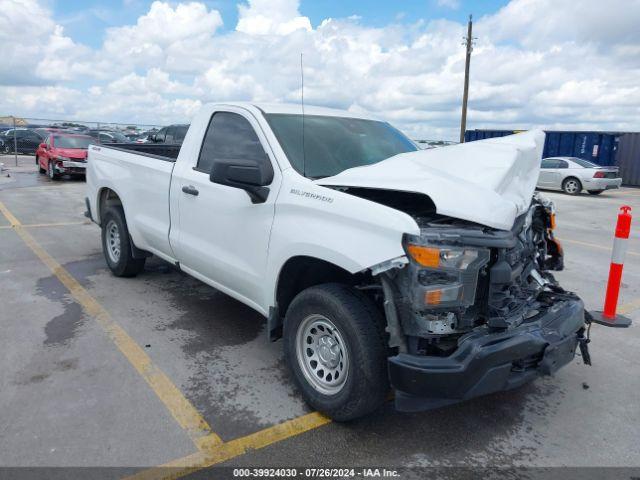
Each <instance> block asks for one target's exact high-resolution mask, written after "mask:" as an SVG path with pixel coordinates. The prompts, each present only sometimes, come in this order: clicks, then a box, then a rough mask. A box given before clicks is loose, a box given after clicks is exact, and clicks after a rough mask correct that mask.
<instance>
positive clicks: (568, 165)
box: [537, 157, 622, 195]
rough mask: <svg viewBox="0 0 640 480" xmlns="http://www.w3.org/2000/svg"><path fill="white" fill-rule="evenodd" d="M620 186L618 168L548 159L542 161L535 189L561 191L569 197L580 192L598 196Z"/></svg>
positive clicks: (568, 159)
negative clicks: (584, 191)
mask: <svg viewBox="0 0 640 480" xmlns="http://www.w3.org/2000/svg"><path fill="white" fill-rule="evenodd" d="M620 185H622V178H620V176H619V174H618V167H601V166H600V165H596V164H595V163H592V162H590V161H588V160H583V159H582V158H577V157H549V158H545V159H543V160H542V163H541V165H540V177H538V185H537V187H538V188H544V189H550V190H562V191H563V192H565V193H567V194H569V195H578V194H579V193H580V192H581V191H582V190H586V191H587V192H589V193H590V194H591V195H598V194H600V193H602V192H604V191H605V190H609V189H612V188H620Z"/></svg>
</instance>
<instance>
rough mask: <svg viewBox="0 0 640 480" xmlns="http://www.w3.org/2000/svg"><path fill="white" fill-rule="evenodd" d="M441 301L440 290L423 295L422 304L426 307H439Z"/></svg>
mask: <svg viewBox="0 0 640 480" xmlns="http://www.w3.org/2000/svg"><path fill="white" fill-rule="evenodd" d="M441 299H442V290H429V291H428V292H425V294H424V303H426V304H427V305H439V304H440V300H441Z"/></svg>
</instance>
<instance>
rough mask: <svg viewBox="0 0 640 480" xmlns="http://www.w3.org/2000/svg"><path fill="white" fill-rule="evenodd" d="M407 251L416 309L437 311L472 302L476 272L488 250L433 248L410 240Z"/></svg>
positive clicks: (485, 262)
mask: <svg viewBox="0 0 640 480" xmlns="http://www.w3.org/2000/svg"><path fill="white" fill-rule="evenodd" d="M406 251H407V253H408V256H409V258H410V259H411V260H412V264H413V265H414V268H415V277H414V278H415V280H416V281H415V283H414V284H415V289H414V290H415V292H414V294H413V299H414V304H415V305H416V307H418V308H420V307H421V309H422V310H424V309H433V308H438V309H439V308H442V307H457V306H460V307H464V306H469V305H472V304H473V303H474V300H475V294H476V285H477V282H478V272H479V270H480V268H482V267H483V266H484V265H486V264H487V263H488V261H489V250H488V249H483V248H470V247H457V246H448V245H440V244H438V245H432V244H430V243H428V242H425V241H424V239H420V238H416V237H412V238H409V239H408V241H407V243H406Z"/></svg>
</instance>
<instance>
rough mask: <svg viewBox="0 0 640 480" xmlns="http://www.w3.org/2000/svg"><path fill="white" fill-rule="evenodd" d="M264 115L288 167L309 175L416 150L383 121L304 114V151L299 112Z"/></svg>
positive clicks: (332, 172)
mask: <svg viewBox="0 0 640 480" xmlns="http://www.w3.org/2000/svg"><path fill="white" fill-rule="evenodd" d="M265 116H266V118H267V121H268V122H269V125H270V126H271V129H272V130H273V133H274V134H275V135H276V137H277V138H278V141H279V142H280V145H281V146H282V148H283V150H284V153H286V155H287V158H288V159H289V162H291V166H293V168H295V169H296V171H297V172H298V173H301V174H303V175H305V176H307V177H309V178H322V177H330V176H332V175H337V174H338V173H340V172H342V171H344V170H347V169H348V168H353V167H360V166H363V165H371V164H373V163H377V162H380V161H382V160H385V159H387V158H390V157H393V156H394V155H398V154H399V153H405V152H414V151H416V150H417V149H418V148H417V147H416V146H415V145H414V144H413V142H412V141H411V140H409V139H408V138H407V137H405V136H404V135H403V134H402V133H401V132H400V131H398V130H396V129H395V128H393V127H392V126H391V125H389V124H388V123H385V122H378V121H375V120H362V119H358V118H344V117H326V116H321V115H305V116H304V152H303V149H302V115H299V114H280V113H277V114H276V113H272V114H267V115H265ZM303 163H304V169H303ZM303 170H304V171H303Z"/></svg>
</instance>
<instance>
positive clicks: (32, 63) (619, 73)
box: [0, 0, 640, 139]
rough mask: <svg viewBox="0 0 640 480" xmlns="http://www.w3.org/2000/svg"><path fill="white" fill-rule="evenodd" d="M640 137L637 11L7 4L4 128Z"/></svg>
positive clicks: (340, 1)
mask: <svg viewBox="0 0 640 480" xmlns="http://www.w3.org/2000/svg"><path fill="white" fill-rule="evenodd" d="M469 13H473V15H474V19H475V22H474V36H476V37H478V38H477V40H476V45H475V49H474V52H473V58H472V64H471V89H470V101H469V108H470V110H469V115H468V127H469V128H530V127H532V126H542V127H545V128H571V129H574V128H577V129H606V130H636V131H637V130H640V33H638V32H640V0H607V1H602V0H579V1H575V0H571V1H569V0H512V1H510V2H508V1H498V0H488V1H465V0H403V1H401V2H398V1H372V0H322V1H321V0H212V1H184V2H178V1H155V2H149V1H143V0H113V1H97V0H85V1H82V2H79V1H62V0H0V48H1V51H2V54H0V116H2V115H11V114H13V115H16V116H26V117H39V118H54V119H77V120H100V121H117V122H126V123H133V122H138V123H152V124H166V123H173V122H184V121H189V119H190V117H191V116H192V115H193V114H194V112H195V111H196V110H197V109H198V107H199V106H200V105H201V104H202V103H205V102H212V101H227V100H255V101H286V102H298V101H299V99H300V53H303V54H304V76H305V100H306V102H307V103H309V104H318V105H326V106H332V107H338V108H345V109H352V110H358V111H362V110H364V111H368V112H371V113H373V114H374V115H377V116H379V117H381V118H383V119H387V120H389V121H391V122H392V123H394V124H395V125H397V126H399V127H400V128H401V129H403V130H404V131H405V132H407V133H408V134H410V135H411V136H413V137H414V138H427V139H456V138H457V135H458V128H459V118H460V99H461V94H462V85H463V72H464V47H463V46H462V45H461V41H462V37H463V36H464V34H465V28H466V17H467V16H468V14H469Z"/></svg>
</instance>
